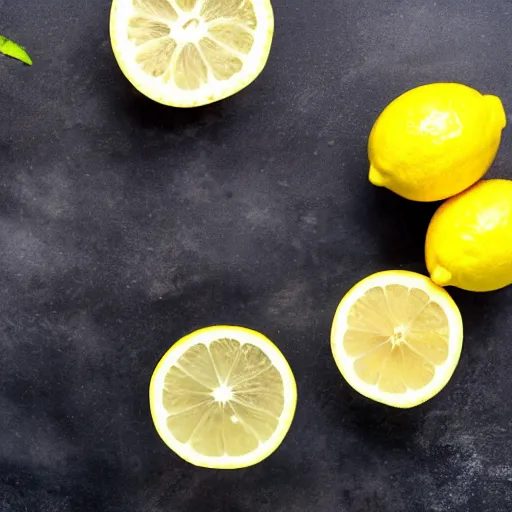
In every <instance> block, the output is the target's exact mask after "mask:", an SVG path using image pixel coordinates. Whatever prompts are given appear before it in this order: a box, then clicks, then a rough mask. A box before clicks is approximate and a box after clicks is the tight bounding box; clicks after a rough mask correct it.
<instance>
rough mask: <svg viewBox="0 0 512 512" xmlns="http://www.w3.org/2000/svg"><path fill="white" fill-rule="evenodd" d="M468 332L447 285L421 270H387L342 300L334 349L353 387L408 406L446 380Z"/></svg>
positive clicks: (334, 330) (429, 395)
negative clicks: (426, 275)
mask: <svg viewBox="0 0 512 512" xmlns="http://www.w3.org/2000/svg"><path fill="white" fill-rule="evenodd" d="M462 337H463V329H462V319H461V316H460V312H459V310H458V308H457V306H456V304H455V303H454V302H453V300H452V299H451V297H450V296H449V295H448V294H447V293H446V291H445V290H443V289H442V288H440V287H438V286H437V285H435V284H434V283H432V281H430V279H428V278H426V277H425V276H422V275H420V274H416V273H413V272H404V271H387V272H380V273H378V274H374V275H372V276H370V277H368V278H366V279H364V280H363V281H361V282H360V283H358V284H357V285H356V286H355V287H354V288H352V289H351V290H350V291H349V292H348V293H347V295H346V296H345V297H344V298H343V299H342V301H341V302H340V304H339V306H338V309H337V311H336V315H335V317H334V322H333V326H332V333H331V348H332V352H333V355H334V359H335V361H336V364H337V366H338V368H339V370H340V371H341V373H342V375H343V376H344V377H345V379H346V380H347V382H348V383H349V384H350V385H351V386H352V387H353V388H354V389H355V390H357V391H358V392H359V393H361V394H363V395H364V396H366V397H368V398H371V399H372V400H375V401H377V402H381V403H384V404H387V405H391V406H394V407H400V408H408V407H414V406H416V405H419V404H421V403H423V402H425V401H426V400H428V399H430V398H432V397H433V396H434V395H436V394H437V393H438V392H439V391H440V390H441V389H442V388H443V387H444V386H445V385H446V384H447V383H448V381H449V380H450V378H451V376H452V375H453V372H454V371H455V368H456V366H457V363H458V361H459V358H460V353H461V349H462Z"/></svg>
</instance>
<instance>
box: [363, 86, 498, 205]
mask: <svg viewBox="0 0 512 512" xmlns="http://www.w3.org/2000/svg"><path fill="white" fill-rule="evenodd" d="M505 126H506V116H505V111H504V109H503V105H502V103H501V100H500V99H499V98H498V97H497V96H488V95H485V96H484V95H482V94H480V93H479V92H478V91H476V90H474V89H471V88H470V87H467V86H465V85H461V84H454V83H437V84H430V85H424V86H422V87H418V88H416V89H412V90H410V91H408V92H406V93H405V94H403V95H402V96H400V97H398V98H397V99H395V100H394V101H393V102H392V103H391V104H390V105H388V107H386V109H385V110H384V111H383V112H382V114H381V115H380V116H379V118H378V119H377V121H376V122H375V125H374V126H373V129H372V132H371V134H370V139H369V145H368V153H369V158H370V175H369V178H370V181H371V182H372V183H373V184H374V185H377V186H380V187H386V188H388V189H390V190H392V191H393V192H395V193H397V194H399V195H401V196H403V197H405V198H407V199H412V200H414V201H437V200H440V199H446V198H447V197H451V196H453V195H455V194H458V193H459V192H462V191H463V190H465V189H466V188H468V187H470V186H471V185H473V184H474V183H475V182H476V181H478V180H479V179H480V178H481V177H482V176H483V175H484V174H485V173H486V172H487V170H488V169H489V167H490V166H491V164H492V162H493V161H494V158H495V156H496V152H497V151H498V147H499V145H500V141H501V132H502V129H503V128H504V127H505Z"/></svg>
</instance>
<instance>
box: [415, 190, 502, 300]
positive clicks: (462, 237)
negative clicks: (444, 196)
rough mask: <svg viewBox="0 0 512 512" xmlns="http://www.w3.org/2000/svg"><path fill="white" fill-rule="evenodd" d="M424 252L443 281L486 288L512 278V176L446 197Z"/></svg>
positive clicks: (466, 287)
mask: <svg viewBox="0 0 512 512" xmlns="http://www.w3.org/2000/svg"><path fill="white" fill-rule="evenodd" d="M425 257H426V262H427V268H428V270H429V272H430V274H431V277H432V280H433V281H435V282H436V283H437V284H439V285H441V286H456V287H458V288H462V289H464V290H469V291H474V292H486V291H492V290H497V289H499V288H503V287H505V286H508V285H509V284H512V181H510V180H484V181H481V182H479V183H477V184H476V185H474V186H473V187H471V188H470V189H468V190H466V191H465V192H463V193H462V194H459V195H458V196H455V197H452V198H451V199H449V200H448V201H446V202H445V203H443V204H442V205H441V206H440V207H439V209H438V210H437V212H436V213H435V215H434V217H433V218H432V220H431V222H430V225H429V228H428V231H427V238H426V242H425Z"/></svg>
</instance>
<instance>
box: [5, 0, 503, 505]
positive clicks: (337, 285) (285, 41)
mask: <svg viewBox="0 0 512 512" xmlns="http://www.w3.org/2000/svg"><path fill="white" fill-rule="evenodd" d="M274 3H275V13H276V27H277V32H276V35H275V40H274V45H273V49H272V53H271V57H270V60H269V63H268V65H267V67H266V69H265V71H264V72H263V74H262V75H261V77H260V78H259V79H258V80H257V81H256V82H255V83H254V84H253V85H252V86H251V87H249V88H248V89H246V90H245V91H243V92H241V93H240V94H238V95H237V96H235V97H233V98H231V99H228V100H226V101H223V102H221V103H219V104H215V105H212V106H209V107H206V108H201V109H197V110H193V111H178V110H172V109H166V108H164V107H161V106H159V105H156V104H153V103H151V102H150V101H148V100H146V99H145V98H143V97H142V96H141V95H140V94H138V93H137V92H135V91H134V90H133V89H132V88H131V86H130V85H129V83H128V82H127V81H126V80H125V79H124V77H123V76H122V75H121V73H120V71H119V70H118V68H117V65H116V63H115V61H114V58H113V56H112V52H111V49H110V43H109V36H108V18H109V2H107V1H105V0H80V1H78V0H74V1H69V0H51V1H50V0H48V1H44V2H43V1H39V0H16V1H9V0H0V33H2V34H4V35H7V36H10V37H12V38H13V39H15V40H17V41H19V42H20V43H21V44H23V45H25V46H26V47H27V48H28V49H29V50H30V53H31V55H32V57H33V58H34V61H35V65H34V67H33V68H28V67H25V66H23V65H21V64H19V63H17V62H15V61H13V60H10V59H7V58H0V173H1V174H0V283H1V286H0V511H1V512H18V511H20V512H25V511H29V512H32V511H34V512H35V511H37V512H39V511H41V512H55V511H58V512H68V511H71V512H76V511H80V512H81V511H84V512H87V511H94V512H103V511H105V512H174V511H176V512H202V511H211V512H221V511H222V512H253V511H258V512H282V511H285V512H309V511H311V512H313V511H314V512H316V511H325V512H331V511H332V512H366V511H369V512H402V511H403V512H422V511H436V512H444V511H457V512H458V511H461V512H462V511H479V512H481V511H489V512H508V511H510V510H512V464H511V461H512V410H511V408H510V400H511V396H512V372H511V370H510V368H511V366H512V351H511V350H510V347H511V343H512V340H511V339H510V338H511V330H512V317H511V316H510V309H511V306H512V289H508V290H504V291H501V292H498V293H492V294H485V295H474V294H469V293H468V294H467V293H460V292H453V296H454V298H455V299H456V301H457V303H458V304H459V305H460V307H461V310H462V313H463V316H464V320H465V328H466V337H465V348H464V352H463V356H462V360H461V363H460V365H459V368H458V370H457V371H456V373H455V375H454V377H453V379H452V381H451V382H450V384H449V385H448V387H447V388H446V389H445V390H444V391H443V392H442V393H441V394H440V395H439V396H438V397H437V398H435V399H434V400H432V401H431V402H429V403H427V404H426V405H424V406H422V407H419V408H417V409H414V410H409V411H396V410H393V409H391V408H387V407H384V406H380V405H376V404H373V403H371V402H369V401H367V400H366V399H363V398H362V397H360V396H358V395H357V394H355V393H354V392H352V391H351V390H350V389H349V388H348V386H347V385H346V384H344V383H343V382H342V380H341V378H340V376H339V374H338V372H337V370H336V368H335V365H334V363H333V361H332V358H331V354H330V348H329V328H330V323H331V319H332V316H333V314H334V311H335V308H336V305H337V303H338V301H339V300H340V299H341V297H342V296H343V294H344V293H345V292H346V291H347V290H348V288H349V287H350V286H351V285H352V284H354V283H355V282H356V281H358V280H359V279H361V278H362V277H364V276H366V275H368V274H370V273H372V272H374V271H378V270H383V269H390V268H404V269H411V270H416V271H420V272H424V271H425V268H424V263H423V247H422V245H423V239H424V235H425V230H426V227H427V224H428V221H429V218H430V216H431V214H432V213H433V211H434V209H435V207H436V205H421V204H413V203H410V202H407V201H405V200H402V199H400V198H398V197H395V196H394V195H392V194H391V193H388V192H386V191H384V190H379V189H375V188H373V187H372V186H371V185H370V184H369V183H368V182H367V177H366V174H367V159H366V141H367V136H368V133H369V130H370V128H371V126H372V123H373V121H374V119H375V117H376V116H377V114H378V113H379V112H380V110H381V109H382V108H383V107H384V106H385V105H386V104H387V103H388V102H389V101H390V100H391V99H392V98H394V97H395V96H397V95H398V94H400V93H401V92H403V91H404V90H406V89H409V88H411V87H414V86H417V85H420V84H422V83H426V82H432V81H458V82H463V83H467V84H469V85H472V86H474V87H476V88H479V89H480V90H482V91H483V92H490V93H494V94H498V95H499V96H501V97H502V98H503V102H504V104H505V107H506V108H507V109H508V112H509V113H512V82H511V76H512V59H511V55H512V4H511V2H510V1H509V0H494V1H492V2H482V1H481V0H459V1H455V0H443V1H442V2H441V1H439V2H433V1H430V2H428V1H424V0H407V1H405V0H367V1H360V0H343V1H341V0H322V1H320V2H308V1H305V0H300V1H299V0H276V1H275V2H274ZM510 120H511V121H512V119H510ZM490 175H491V176H501V177H508V178H512V130H511V129H510V128H508V129H507V130H506V131H505V133H504V140H503V145H502V148H501V150H500V153H499V155H498V158H497V161H496V163H495V164H494V166H493V169H492V171H491V172H490ZM224 322H229V323H234V324H242V325H246V326H249V327H252V328H255V329H258V330H260V331H262V332H264V333H265V334H266V335H268V336H269V337H270V338H272V339H273V340H274V341H275V342H276V343H277V345H278V346H279V347H280V348H281V349H282V351H283V352H284V354H285V355H286V357H287V358H288V360H289V361H290V364H291V365H292V368H293V369H294V372H295V374H296V377H297V381H298V386H299V393H300V397H299V404H298V409H297V414H296V418H295V421H294V423H293V425H292V428H291V431H290V433H289V435H288V437H287V438H286V440H285V442H284V443H283V445H282V447H281V448H280V449H279V450H278V451H277V452H276V453H275V454H274V455H273V456H272V457H271V458H269V459H268V460H266V461H265V462H263V463H262V464H260V465H258V466H256V467H253V468H249V469H244V470H241V471H235V472H215V471H209V470H203V469H196V468H194V467H192V466H189V465H187V464H186V463H184V462H182V461H181V460H179V459H178V458H177V457H176V456H174V455H173V454H172V453H171V452H170V451H169V450H167V449H166V448H165V446H164V445H163V443H162V442H161V441H160V440H159V438H158V436H157V434H156V432H155V431H154V428H153V426H152V423H151V419H150V415H149V412H148V400H147V388H148V382H149V378H150V376H151V373H152V370H153V368H154V366H155V364H156V363H157V361H158V360H159V358H160V357H161V355H162V354H163V353H164V352H165V351H166V350H167V348H168V347H169V346H170V345H171V344H172V343H173V342H174V341H175V340H176V339H178V338H179V337H181V336H182V335H183V334H186V333H187V332H189V331H191V330H193V329H195V328H198V327H201V326H205V325H209V324H213V323H224Z"/></svg>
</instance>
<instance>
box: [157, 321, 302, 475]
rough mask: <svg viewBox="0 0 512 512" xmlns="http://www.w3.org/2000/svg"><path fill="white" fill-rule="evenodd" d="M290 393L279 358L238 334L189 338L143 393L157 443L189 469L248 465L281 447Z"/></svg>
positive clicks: (265, 343)
mask: <svg viewBox="0 0 512 512" xmlns="http://www.w3.org/2000/svg"><path fill="white" fill-rule="evenodd" d="M296 401H297V389H296V384H295V379H294V377H293V374H292V372H291V369H290V367H289V365H288V363H287V362H286V360H285V358H284V356H283V355H282V354H281V352H280V351H279V350H278V349H277V347H276V346H275V345H273V344H272V342H270V340H268V339H267V338H265V337H264V336H263V335H262V334H260V333H257V332H255V331H251V330H249V329H245V328H242V327H229V326H217V327H209V328H206V329H202V330H199V331H196V332H194V333H192V334H190V335H188V336H186V337H185V338H183V339H182V340H180V341H179V342H178V343H177V344H175V345H174V346H173V347H172V348H171V349H170V350H169V351H168V352H167V353H166V354H165V355H164V357H163V358H162V360H161V361H160V363H159V364H158V366H157V368H156V369H155V371H154V373H153V377H152V379H151V385H150V403H151V413H152V416H153V421H154V423H155V426H156V429H157V431H158V433H159V434H160V437H161V438H162V439H163V441H164V442H165V443H166V444H167V445H168V446H169V447H170V448H171V449H172V450H174V451H175V452H176V453H177V454H178V455H179V456H181V457H182V458H183V459H185V460H187V461H188V462H190V463H192V464H195V465H197V466H204V467H210V468H219V469H233V468H240V467H246V466H250V465H253V464H256V463H258V462H260V461H261V460H263V459H264V458H266V457H268V456H269V455H270V454H271V453H272V452H273V451H274V450H276V449H277V447H278V446H279V445H280V444H281V442H282V440H283V439H284V436H285V435H286V433H287V431H288V429H289V427H290V425H291V422H292V419H293V415H294V413H295V407H296Z"/></svg>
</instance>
